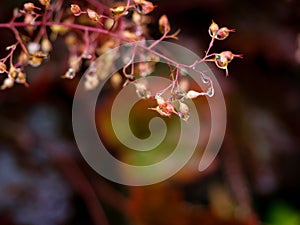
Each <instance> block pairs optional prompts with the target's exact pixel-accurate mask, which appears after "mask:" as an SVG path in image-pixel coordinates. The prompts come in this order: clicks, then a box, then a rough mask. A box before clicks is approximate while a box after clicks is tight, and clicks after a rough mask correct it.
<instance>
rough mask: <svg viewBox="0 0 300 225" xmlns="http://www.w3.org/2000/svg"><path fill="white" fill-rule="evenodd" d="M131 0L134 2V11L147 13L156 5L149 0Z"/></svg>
mask: <svg viewBox="0 0 300 225" xmlns="http://www.w3.org/2000/svg"><path fill="white" fill-rule="evenodd" d="M133 2H134V6H135V9H136V11H137V12H138V13H140V14H148V13H150V12H152V11H153V10H154V9H155V8H156V6H155V5H153V3H152V2H149V1H145V0H134V1H133Z"/></svg>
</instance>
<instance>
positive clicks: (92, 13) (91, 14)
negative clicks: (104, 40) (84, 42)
mask: <svg viewBox="0 0 300 225" xmlns="http://www.w3.org/2000/svg"><path fill="white" fill-rule="evenodd" d="M87 14H88V17H89V18H90V19H91V20H93V21H98V20H99V19H100V15H99V14H98V13H96V12H95V11H94V10H91V9H87Z"/></svg>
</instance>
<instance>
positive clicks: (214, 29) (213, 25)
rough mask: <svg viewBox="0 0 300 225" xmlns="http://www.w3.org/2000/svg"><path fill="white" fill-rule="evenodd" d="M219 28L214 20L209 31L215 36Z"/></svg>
mask: <svg viewBox="0 0 300 225" xmlns="http://www.w3.org/2000/svg"><path fill="white" fill-rule="evenodd" d="M218 30H219V26H218V24H216V23H215V22H214V21H212V23H211V25H210V26H209V28H208V33H209V35H210V36H211V37H215V35H216V33H217V31H218Z"/></svg>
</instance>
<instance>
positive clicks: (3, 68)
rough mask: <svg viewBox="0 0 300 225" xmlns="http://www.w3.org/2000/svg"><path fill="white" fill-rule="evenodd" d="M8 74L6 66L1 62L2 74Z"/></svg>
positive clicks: (0, 70)
mask: <svg viewBox="0 0 300 225" xmlns="http://www.w3.org/2000/svg"><path fill="white" fill-rule="evenodd" d="M5 72H6V65H5V63H3V62H0V73H5Z"/></svg>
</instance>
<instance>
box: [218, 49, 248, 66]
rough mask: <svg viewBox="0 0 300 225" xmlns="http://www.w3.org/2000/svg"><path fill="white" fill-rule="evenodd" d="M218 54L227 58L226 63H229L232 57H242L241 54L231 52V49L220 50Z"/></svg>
mask: <svg viewBox="0 0 300 225" xmlns="http://www.w3.org/2000/svg"><path fill="white" fill-rule="evenodd" d="M220 55H221V56H224V57H225V58H226V59H227V60H228V63H230V62H231V61H232V60H233V58H234V57H237V58H243V55H241V54H238V55H236V54H233V53H232V52H231V51H224V52H221V53H220Z"/></svg>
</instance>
